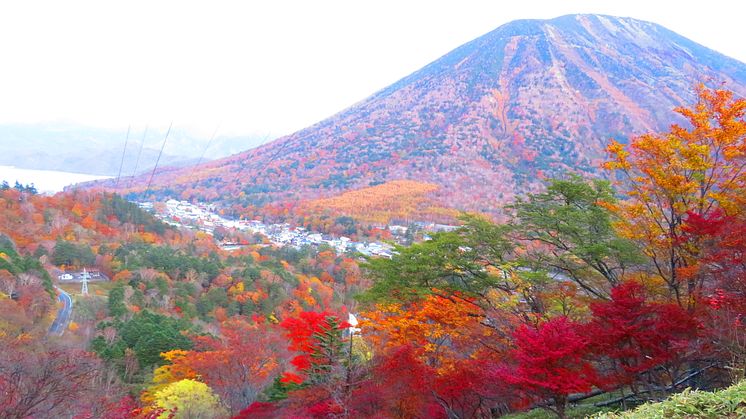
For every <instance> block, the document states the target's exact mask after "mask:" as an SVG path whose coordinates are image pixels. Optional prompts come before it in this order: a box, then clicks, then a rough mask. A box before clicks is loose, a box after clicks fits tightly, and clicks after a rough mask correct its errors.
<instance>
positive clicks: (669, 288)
mask: <svg viewBox="0 0 746 419" xmlns="http://www.w3.org/2000/svg"><path fill="white" fill-rule="evenodd" d="M695 93H696V99H695V101H694V102H693V103H690V104H689V105H687V106H685V107H680V108H677V109H675V110H671V111H672V112H675V114H677V115H678V118H679V119H678V120H679V121H681V122H680V123H676V124H673V125H671V126H670V128H669V129H668V130H666V131H662V132H649V133H646V134H643V135H639V136H636V137H634V138H632V139H631V140H630V141H628V142H616V141H614V140H611V141H610V142H609V143H608V144H607V148H606V157H605V158H604V161H603V162H602V163H601V164H600V165H599V167H598V170H597V172H596V174H595V175H590V174H588V173H573V172H570V171H568V172H566V173H564V174H561V175H559V176H557V177H555V178H547V179H544V181H543V182H544V184H543V186H542V188H540V189H539V190H536V191H535V192H527V193H525V194H523V195H519V196H517V197H516V199H515V200H513V201H510V202H507V203H505V205H503V206H502V207H501V208H500V210H499V211H498V212H499V216H495V215H494V213H493V214H488V215H485V214H480V213H478V212H459V211H457V210H455V209H451V208H446V207H444V206H443V205H442V204H438V205H434V204H433V201H430V200H429V198H428V196H430V195H429V194H433V193H437V189H438V186H437V185H434V184H430V183H425V182H420V181H419V180H418V179H414V180H401V181H395V182H393V183H384V184H381V185H378V186H373V187H371V188H368V189H366V190H365V191H367V192H361V191H352V192H348V193H347V194H344V195H340V196H338V197H336V198H327V199H312V200H308V201H304V202H302V203H300V204H298V205H296V206H293V207H292V208H289V207H285V209H284V210H281V212H280V213H278V212H277V211H278V208H279V209H281V208H282V207H277V206H274V207H273V206H272V205H269V206H267V207H265V208H264V209H265V210H266V213H265V214H264V216H266V217H268V218H270V219H271V218H273V217H274V218H280V219H282V220H283V221H289V222H291V223H294V224H295V225H296V226H298V227H308V228H309V229H313V230H318V231H323V232H324V233H331V234H335V233H336V234H347V235H354V237H358V236H360V237H374V238H375V239H377V240H391V235H390V233H389V230H388V229H387V225H388V224H389V223H391V222H392V220H416V219H423V220H424V219H429V220H431V221H437V222H446V221H448V222H452V223H453V224H457V225H458V228H456V229H453V230H449V231H439V232H428V233H427V234H421V235H419V236H417V237H413V238H412V240H411V241H410V242H408V243H406V244H397V245H395V251H394V252H393V254H392V256H391V257H390V258H386V257H376V256H372V257H371V256H363V255H360V254H355V253H349V252H348V253H340V252H338V251H337V250H336V249H335V248H333V247H331V246H326V245H320V246H302V247H292V246H276V245H273V244H271V243H269V242H268V241H266V240H262V239H261V237H259V238H257V237H243V236H241V234H240V233H235V232H233V233H231V232H228V233H226V234H233V235H234V239H235V240H236V241H240V242H241V243H243V244H244V245H242V246H240V247H239V248H238V249H226V248H224V247H223V246H221V243H220V241H219V240H217V238H216V236H215V235H214V234H213V233H208V232H205V231H201V230H194V229H186V228H179V227H174V226H172V225H169V224H167V223H164V222H163V221H162V220H161V219H159V218H156V217H155V216H154V215H153V214H151V213H149V212H146V211H144V210H142V209H141V208H140V207H138V206H137V205H136V204H134V203H133V202H130V201H128V200H127V199H124V198H123V197H122V196H120V195H119V194H117V193H113V192H103V191H101V190H97V189H73V190H68V191H66V192H63V193H59V194H56V195H51V196H50V195H41V194H38V193H37V191H36V190H35V189H34V188H32V187H26V186H23V185H19V184H16V186H15V187H12V186H10V185H8V184H3V186H2V188H1V189H2V190H0V232H1V233H2V234H0V347H1V348H2V350H0V417H3V418H17V419H21V418H50V417H60V418H62V417H74V418H231V417H232V418H463V419H465V418H490V417H498V416H504V415H506V416H508V417H515V418H521V417H545V416H550V417H551V416H555V417H559V418H566V417H585V416H594V415H595V417H627V416H623V415H627V414H634V410H633V409H635V408H637V406H640V405H641V404H644V403H647V402H660V401H663V400H666V399H667V398H668V397H670V396H672V395H675V394H676V393H681V392H682V391H684V390H685V389H698V390H702V391H708V392H709V391H716V390H721V389H725V388H728V387H729V386H731V385H734V384H737V383H739V382H741V381H742V380H744V379H746V327H745V326H744V323H743V322H744V321H746V213H745V212H744V208H746V201H745V200H746V119H745V115H746V100H744V99H742V98H739V97H738V96H737V95H734V93H733V92H731V91H729V90H726V89H724V88H722V87H717V88H712V87H707V86H705V85H699V86H698V87H697V88H696V90H695ZM368 198H370V199H368ZM233 210H235V208H234V209H233ZM254 211H257V213H256V214H254V213H251V214H249V213H246V214H245V216H246V217H258V216H259V215H260V214H259V213H260V212H261V210H260V207H257V208H255V209H254ZM282 211H284V212H282ZM323 214H326V215H323ZM330 214H331V215H333V216H332V217H330V216H329V215H330ZM342 216H343V217H344V218H335V217H342ZM335 220H336V222H337V223H339V222H341V221H340V220H349V223H348V224H346V225H340V224H335ZM344 222H347V221H344ZM401 222H404V221H401ZM83 268H86V269H88V270H95V271H96V272H100V275H102V276H103V277H105V278H107V279H109V280H107V281H94V280H92V281H91V282H90V283H88V284H87V285H88V287H89V289H88V294H87V295H82V294H81V284H80V283H78V282H74V283H64V281H60V280H58V276H60V275H61V274H63V273H65V272H74V271H79V270H82V269H83ZM61 293H62V294H65V295H68V296H72V299H71V301H72V302H71V304H72V312H71V315H70V316H71V317H70V318H69V319H68V322H67V323H66V325H65V327H64V329H63V330H61V331H59V332H57V331H56V330H55V329H54V325H53V323H54V322H55V321H57V320H58V319H57V317H59V316H60V315H61V313H62V312H63V311H64V310H65V304H64V302H63V301H62V296H60V300H59V301H58V295H59V294H61ZM686 391H689V390H686ZM723 391H725V390H723ZM739 391H743V390H739ZM683 394H689V393H686V392H685V393H683ZM691 394H694V393H691ZM697 394H698V393H697ZM708 394H709V393H708ZM713 394H715V393H713ZM739 394H741V396H740V399H739V400H740V402H735V403H727V402H723V403H721V404H720V405H716V406H715V407H712V406H710V407H708V408H709V409H711V410H709V411H708V412H710V413H708V414H710V415H712V417H714V416H721V415H722V416H728V415H731V416H730V417H739V416H740V415H743V414H744V410H743V409H744V405H743V393H739ZM723 397H725V396H723ZM664 403H665V402H664ZM680 404H681V403H680ZM684 405H685V403H684ZM645 406H648V405H645ZM645 406H643V407H645ZM651 406H655V405H651ZM661 406H665V405H664V404H662V405H661ZM692 408H694V407H692ZM661 409H662V408H661ZM703 409H704V408H703ZM713 409H714V410H713ZM717 409H722V410H717ZM728 409H730V410H728ZM625 411H627V412H625ZM630 412H632V413H630ZM690 414H691V415H694V416H696V415H698V413H697V411H694V410H693V411H691V412H690ZM703 415H704V414H703ZM668 416H674V414H673V413H671V414H670V415H668ZM694 416H688V417H694ZM629 417H637V416H629ZM640 417H645V415H644V414H643V416H640ZM661 417H663V416H661ZM682 417H683V416H682Z"/></svg>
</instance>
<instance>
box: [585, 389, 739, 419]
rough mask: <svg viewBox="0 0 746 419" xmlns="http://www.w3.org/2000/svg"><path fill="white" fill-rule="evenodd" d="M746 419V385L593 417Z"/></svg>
mask: <svg viewBox="0 0 746 419" xmlns="http://www.w3.org/2000/svg"><path fill="white" fill-rule="evenodd" d="M743 417H746V381H741V382H740V383H738V384H735V385H733V386H730V387H728V388H726V389H724V390H719V391H715V392H709V391H690V390H684V391H683V392H681V393H678V394H674V395H673V396H671V397H669V398H668V399H666V400H664V401H662V402H659V403H646V404H644V405H642V406H639V407H638V408H636V409H634V410H629V411H627V412H620V413H601V414H596V415H595V416H593V418H595V419H664V418H666V419H668V418H682V419H683V418H713V419H714V418H743Z"/></svg>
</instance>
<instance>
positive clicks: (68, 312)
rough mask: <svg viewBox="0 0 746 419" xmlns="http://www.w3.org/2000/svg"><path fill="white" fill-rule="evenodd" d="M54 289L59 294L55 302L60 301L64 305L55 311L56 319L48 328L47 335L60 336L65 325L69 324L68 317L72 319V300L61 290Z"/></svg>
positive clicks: (63, 331) (65, 327)
mask: <svg viewBox="0 0 746 419" xmlns="http://www.w3.org/2000/svg"><path fill="white" fill-rule="evenodd" d="M55 288H57V291H59V292H60V295H59V297H57V300H58V301H61V302H62V304H64V305H63V306H62V308H60V309H59V310H58V311H57V317H56V318H55V319H54V321H53V322H52V326H50V327H49V334H50V335H57V336H62V334H63V333H65V330H66V329H67V325H68V324H69V323H70V317H72V314H73V299H72V298H71V297H70V294H68V293H66V292H65V291H63V290H62V289H61V288H58V287H55Z"/></svg>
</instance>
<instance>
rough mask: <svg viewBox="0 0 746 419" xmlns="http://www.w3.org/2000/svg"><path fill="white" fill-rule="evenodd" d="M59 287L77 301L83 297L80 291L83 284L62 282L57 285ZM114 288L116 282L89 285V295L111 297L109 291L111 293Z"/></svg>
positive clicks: (91, 283) (90, 283)
mask: <svg viewBox="0 0 746 419" xmlns="http://www.w3.org/2000/svg"><path fill="white" fill-rule="evenodd" d="M57 286H58V287H60V288H62V289H63V290H64V291H65V292H66V293H68V294H70V296H71V297H73V299H76V298H77V297H80V296H81V295H82V294H81V293H80V290H81V288H82V286H83V284H81V283H80V282H62V283H57ZM112 288H114V282H112V281H102V282H89V283H88V293H89V294H90V295H99V296H102V297H106V296H108V295H109V291H111V289H112Z"/></svg>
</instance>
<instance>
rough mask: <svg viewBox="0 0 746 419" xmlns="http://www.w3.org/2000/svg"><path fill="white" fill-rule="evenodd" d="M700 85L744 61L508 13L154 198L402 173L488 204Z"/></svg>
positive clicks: (260, 193)
mask: <svg viewBox="0 0 746 419" xmlns="http://www.w3.org/2000/svg"><path fill="white" fill-rule="evenodd" d="M709 80H713V81H715V82H721V81H722V82H724V83H725V85H726V87H727V88H729V89H731V90H734V91H735V92H736V93H737V94H739V95H746V65H745V64H743V63H741V62H738V61H736V60H733V59H730V58H728V57H726V56H724V55H721V54H719V53H717V52H715V51H712V50H709V49H707V48H705V47H703V46H701V45H698V44H696V43H694V42H692V41H690V40H688V39H686V38H683V37H681V36H679V35H677V34H675V33H673V32H671V31H669V30H667V29H665V28H663V27H661V26H659V25H656V24H653V23H648V22H643V21H639V20H635V19H630V18H616V17H610V16H598V15H570V16H563V17H559V18H556V19H551V20H521V21H515V22H512V23H509V24H506V25H503V26H501V27H499V28H498V29H496V30H494V31H492V32H490V33H488V34H486V35H484V36H482V37H480V38H478V39H475V40H474V41H472V42H469V43H467V44H465V45H463V46H461V47H459V48H457V49H456V50H454V51H452V52H450V53H448V54H447V55H445V56H443V57H442V58H440V59H438V60H436V61H435V62H433V63H431V64H429V65H428V66H426V67H424V68H423V69H421V70H420V71H417V72H415V73H414V74H412V75H410V76H408V77H406V78H404V79H402V80H400V81H399V82H397V83H395V84H393V85H391V86H389V87H387V88H385V89H383V90H381V91H379V92H377V93H375V94H374V95H372V96H371V97H369V98H368V99H366V100H364V101H362V102H361V103H358V104H356V105H354V106H352V107H350V108H348V109H346V110H344V111H342V112H341V113H339V114H337V115H334V116H332V117H330V118H328V119H326V120H324V121H322V122H320V123H318V124H316V125H314V126H311V127H309V128H307V129H304V130H301V131H299V132H297V133H294V134H292V135H290V136H287V137H284V138H281V139H278V140H276V141H274V142H272V143H269V144H267V145H266V146H263V147H260V148H257V149H254V150H250V151H247V152H244V153H240V154H237V155H234V156H231V157H228V158H225V159H221V160H217V161H215V162H210V163H207V164H204V165H201V166H199V167H190V168H185V169H178V170H169V171H166V172H164V173H162V174H159V175H157V176H156V177H155V179H154V181H153V185H152V187H151V192H157V193H161V194H164V195H167V194H170V195H180V196H181V197H182V198H198V199H210V200H216V199H217V200H222V201H224V202H226V203H234V204H240V205H261V204H264V203H266V202H286V201H295V200H298V199H306V198H316V197H322V196H332V195H336V194H338V193H340V192H342V191H345V190H349V189H357V188H362V187H367V186H369V185H376V184H380V183H384V182H388V181H391V180H396V179H412V180H417V181H422V182H430V183H434V184H437V185H439V186H440V188H439V189H438V190H437V191H436V192H433V193H432V195H431V196H432V197H433V199H435V200H436V201H437V202H439V203H440V204H442V205H446V206H452V207H457V208H461V209H467V210H477V211H488V212H491V211H494V210H495V209H496V208H497V207H498V206H499V205H500V204H501V203H502V202H504V201H506V200H509V199H511V198H512V197H513V196H514V194H516V193H521V192H525V191H527V190H534V189H536V188H537V187H539V185H540V179H541V178H542V177H544V176H552V175H557V174H560V173H562V172H563V171H565V170H568V169H572V170H578V171H587V172H590V171H595V170H597V169H596V168H597V167H598V165H599V162H600V159H602V158H603V155H604V154H603V148H604V145H605V144H606V143H607V141H608V139H609V138H611V137H614V138H616V139H618V140H624V139H626V138H629V137H630V136H631V135H634V134H639V133H642V132H646V131H650V130H662V129H665V128H666V127H667V126H668V125H669V124H670V123H671V122H674V120H673V118H674V116H673V115H674V114H673V112H672V109H673V108H675V107H676V106H680V105H684V104H686V103H688V102H690V101H691V99H692V98H693V86H694V84H695V83H697V82H699V81H709ZM140 181H141V182H140V184H139V186H138V189H135V191H139V192H141V191H142V189H143V186H144V183H145V182H147V178H146V177H144V178H141V179H140Z"/></svg>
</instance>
